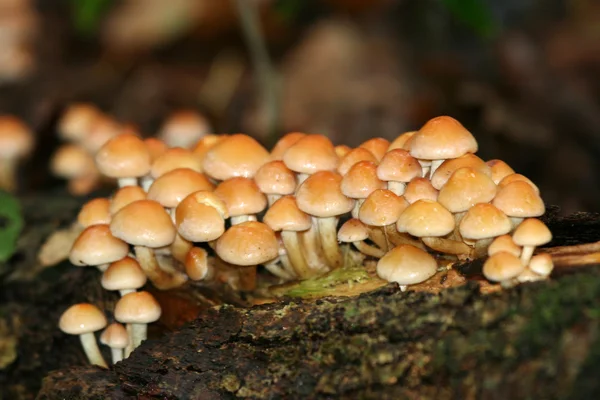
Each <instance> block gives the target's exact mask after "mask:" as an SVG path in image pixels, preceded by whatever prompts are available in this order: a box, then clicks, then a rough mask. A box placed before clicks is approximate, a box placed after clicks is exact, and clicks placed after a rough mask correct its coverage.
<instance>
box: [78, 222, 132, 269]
mask: <svg viewBox="0 0 600 400" xmlns="http://www.w3.org/2000/svg"><path fill="white" fill-rule="evenodd" d="M127 253H129V245H128V244H127V243H125V242H124V241H122V240H120V239H119V238H117V237H115V236H113V235H112V234H111V232H110V229H109V227H108V225H91V226H88V227H87V228H85V229H84V230H83V232H81V234H80V235H79V237H78V238H77V239H76V240H75V242H74V243H73V247H71V252H70V253H69V261H71V264H73V265H77V266H79V267H83V266H88V265H103V264H108V263H111V262H114V261H117V260H120V259H121V258H123V257H125V256H126V255H127Z"/></svg>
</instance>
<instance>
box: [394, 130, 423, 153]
mask: <svg viewBox="0 0 600 400" xmlns="http://www.w3.org/2000/svg"><path fill="white" fill-rule="evenodd" d="M415 133H417V131H410V132H404V133H403V134H401V135H399V136H398V137H397V138H396V139H394V140H393V141H392V143H390V145H389V147H388V150H387V151H392V150H394V149H404V150H410V146H407V144H410V142H411V141H412V138H413V136H414V135H415Z"/></svg>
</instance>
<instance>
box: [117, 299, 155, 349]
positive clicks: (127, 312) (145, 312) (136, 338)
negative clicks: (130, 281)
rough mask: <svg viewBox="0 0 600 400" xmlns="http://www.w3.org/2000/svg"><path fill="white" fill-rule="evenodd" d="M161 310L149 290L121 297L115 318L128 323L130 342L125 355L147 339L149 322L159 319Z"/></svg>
mask: <svg viewBox="0 0 600 400" xmlns="http://www.w3.org/2000/svg"><path fill="white" fill-rule="evenodd" d="M161 312H162V310H161V308H160V305H159V304H158V302H157V301H156V299H155V298H154V297H153V296H152V295H151V294H150V293H148V292H133V293H128V294H126V295H125V296H123V297H121V299H120V300H119V301H118V302H117V305H116V306H115V319H116V320H117V321H119V322H121V323H123V324H127V332H128V333H129V341H130V344H129V346H127V347H126V349H125V357H129V354H130V353H131V351H133V350H135V349H136V348H137V347H139V345H140V344H142V342H143V341H144V340H146V338H147V332H148V324H150V323H152V322H155V321H157V320H158V319H159V318H160V315H161Z"/></svg>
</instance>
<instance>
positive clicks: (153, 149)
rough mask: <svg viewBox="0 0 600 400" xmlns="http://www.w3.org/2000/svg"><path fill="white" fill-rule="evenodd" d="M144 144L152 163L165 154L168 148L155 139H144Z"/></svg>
mask: <svg viewBox="0 0 600 400" xmlns="http://www.w3.org/2000/svg"><path fill="white" fill-rule="evenodd" d="M144 144H145V145H146V148H147V149H148V153H149V154H150V162H152V163H154V161H156V159H157V158H158V157H160V156H162V155H163V154H165V153H166V152H167V150H168V149H169V147H168V146H167V145H166V144H165V143H164V142H163V141H162V140H159V139H157V138H153V137H150V138H146V139H144Z"/></svg>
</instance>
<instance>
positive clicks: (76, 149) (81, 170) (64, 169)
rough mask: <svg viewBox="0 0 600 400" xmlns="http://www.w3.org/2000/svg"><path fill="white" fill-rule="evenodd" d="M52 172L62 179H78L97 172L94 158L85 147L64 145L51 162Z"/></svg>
mask: <svg viewBox="0 0 600 400" xmlns="http://www.w3.org/2000/svg"><path fill="white" fill-rule="evenodd" d="M50 170H51V171H52V173H53V174H54V175H56V176H58V177H60V178H66V179H70V178H77V177H80V176H84V175H88V174H92V173H95V172H96V164H95V162H94V157H92V155H91V154H90V153H88V152H87V151H86V150H85V149H84V148H83V147H81V146H78V145H76V144H64V145H62V146H60V147H59V148H58V150H57V151H56V153H54V155H53V156H52V160H51V161H50Z"/></svg>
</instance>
